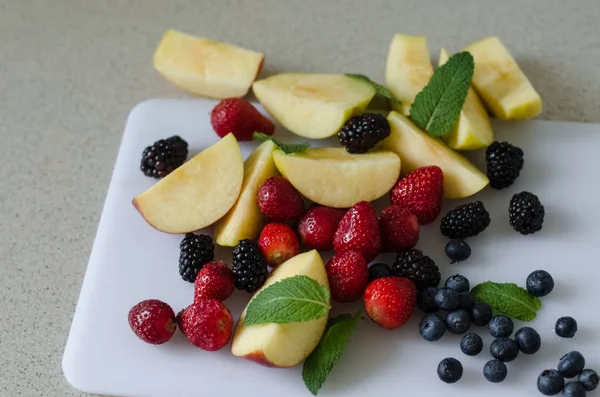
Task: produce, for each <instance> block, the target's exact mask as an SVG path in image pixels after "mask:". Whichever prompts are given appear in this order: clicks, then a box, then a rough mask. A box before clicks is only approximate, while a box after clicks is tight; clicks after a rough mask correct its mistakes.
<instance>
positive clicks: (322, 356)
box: [302, 310, 362, 396]
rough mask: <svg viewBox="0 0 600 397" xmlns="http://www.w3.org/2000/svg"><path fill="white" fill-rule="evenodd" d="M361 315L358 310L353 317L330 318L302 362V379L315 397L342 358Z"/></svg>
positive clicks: (343, 315)
mask: <svg viewBox="0 0 600 397" xmlns="http://www.w3.org/2000/svg"><path fill="white" fill-rule="evenodd" d="M361 315H362V311H360V310H359V311H358V312H357V313H356V314H355V315H354V316H353V315H351V314H348V313H346V314H342V315H340V316H337V317H334V318H330V319H329V321H328V322H327V328H326V329H325V333H324V334H323V337H322V338H321V341H320V342H319V344H318V345H317V347H316V348H315V350H313V352H312V353H311V354H310V356H308V358H307V359H306V360H305V361H304V366H303V368H302V379H304V384H305V385H306V387H307V388H308V390H310V392H311V393H312V394H314V395H315V396H316V395H317V393H318V392H319V389H321V386H323V383H325V380H326V379H327V376H329V373H330V372H331V370H332V369H333V367H334V365H335V364H336V363H337V362H338V360H339V359H340V357H341V356H342V353H343V352H344V348H345V347H346V342H347V341H348V338H349V337H350V334H352V331H354V328H356V325H357V324H358V321H359V320H360V316H361Z"/></svg>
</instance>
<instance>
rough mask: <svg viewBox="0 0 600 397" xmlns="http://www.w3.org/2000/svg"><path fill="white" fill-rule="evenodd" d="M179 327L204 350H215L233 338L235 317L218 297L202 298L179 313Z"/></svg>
mask: <svg viewBox="0 0 600 397" xmlns="http://www.w3.org/2000/svg"><path fill="white" fill-rule="evenodd" d="M177 323H178V324H179V329H181V332H183V334H184V335H185V336H186V338H187V339H188V340H189V341H190V343H191V344H192V345H194V346H196V347H199V348H200V349H202V350H208V351H215V350H219V349H221V348H222V347H223V346H225V345H226V344H227V343H228V342H229V339H230V338H231V331H232V329H233V318H232V317H231V313H230V312H229V309H227V307H226V306H225V305H224V304H223V303H221V302H219V301H218V300H216V299H200V300H198V301H196V302H194V303H192V304H191V305H189V306H188V307H186V308H185V309H183V310H182V311H180V312H179V314H178V315H177Z"/></svg>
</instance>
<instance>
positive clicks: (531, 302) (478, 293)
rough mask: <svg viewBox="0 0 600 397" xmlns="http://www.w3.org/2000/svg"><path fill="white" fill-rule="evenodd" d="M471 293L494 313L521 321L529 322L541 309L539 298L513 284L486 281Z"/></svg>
mask: <svg viewBox="0 0 600 397" xmlns="http://www.w3.org/2000/svg"><path fill="white" fill-rule="evenodd" d="M471 292H473V294H475V299H476V300H477V301H478V302H485V303H487V304H488V305H490V306H491V307H492V309H494V310H495V311H499V312H501V313H503V314H505V315H507V316H508V317H511V318H515V319H517V320H521V321H531V320H533V319H534V318H535V316H536V315H537V311H538V310H540V309H541V308H542V302H541V301H540V300H539V298H537V297H535V296H531V295H529V294H528V293H527V290H525V289H523V288H521V287H519V286H518V285H517V284H513V283H502V284H501V283H494V282H491V281H486V282H485V283H481V284H479V285H477V286H475V287H474V288H473V289H472V290H471Z"/></svg>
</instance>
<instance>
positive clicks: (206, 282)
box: [194, 261, 235, 302]
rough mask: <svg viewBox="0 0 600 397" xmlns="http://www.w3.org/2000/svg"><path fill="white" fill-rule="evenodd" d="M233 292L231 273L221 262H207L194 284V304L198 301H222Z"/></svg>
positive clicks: (233, 283)
mask: <svg viewBox="0 0 600 397" xmlns="http://www.w3.org/2000/svg"><path fill="white" fill-rule="evenodd" d="M234 290H235V280H234V278H233V272H232V271H231V269H230V268H228V267H227V265H226V264H225V263H224V262H223V261H212V262H208V263H207V264H205V265H204V266H202V269H200V272H199V273H198V276H197V277H196V281H195V282H194V302H195V301H197V300H199V299H217V300H220V301H224V300H225V299H227V298H229V297H230V296H231V294H233V291H234Z"/></svg>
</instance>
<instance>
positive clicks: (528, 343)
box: [515, 327, 542, 354]
mask: <svg viewBox="0 0 600 397" xmlns="http://www.w3.org/2000/svg"><path fill="white" fill-rule="evenodd" d="M515 342H517V344H518V345H519V349H520V350H521V353H524V354H534V353H537V351H538V350H540V346H541V345H542V339H541V338H540V334H538V333H537V331H536V330H535V329H533V328H531V327H523V328H521V329H520V330H518V331H517V333H516V334H515Z"/></svg>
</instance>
